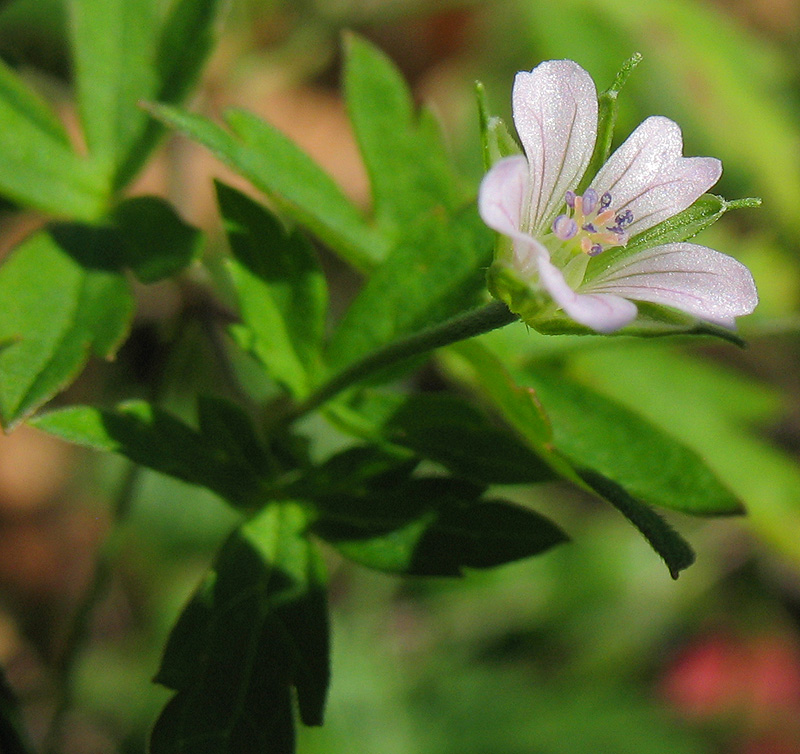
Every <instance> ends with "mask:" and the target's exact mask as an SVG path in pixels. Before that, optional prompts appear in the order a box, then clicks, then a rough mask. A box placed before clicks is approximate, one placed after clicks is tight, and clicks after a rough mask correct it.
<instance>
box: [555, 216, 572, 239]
mask: <svg viewBox="0 0 800 754" xmlns="http://www.w3.org/2000/svg"><path fill="white" fill-rule="evenodd" d="M553 233H555V234H556V236H557V237H558V238H560V239H561V240H562V241H569V240H570V239H571V238H575V236H576V235H577V233H578V223H576V222H575V221H574V220H573V219H572V218H571V217H569V215H559V216H558V217H557V218H556V219H555V220H553Z"/></svg>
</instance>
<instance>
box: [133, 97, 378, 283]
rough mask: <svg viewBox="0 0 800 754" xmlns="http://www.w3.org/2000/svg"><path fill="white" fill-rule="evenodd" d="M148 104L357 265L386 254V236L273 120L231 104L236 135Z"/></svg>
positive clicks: (367, 264) (194, 117)
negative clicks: (368, 223) (378, 230)
mask: <svg viewBox="0 0 800 754" xmlns="http://www.w3.org/2000/svg"><path fill="white" fill-rule="evenodd" d="M149 109H150V111H151V112H152V114H153V115H154V116H155V117H157V118H159V119H160V120H161V121H163V122H164V123H166V124H167V125H168V126H171V127H172V128H176V129H178V130H179V131H182V132H183V133H185V134H186V135H187V136H189V137H190V138H192V139H195V140H196V141H199V142H200V143H201V144H203V145H205V146H206V147H208V148H209V149H210V150H211V151H212V152H213V153H214V154H215V155H216V156H217V157H218V158H219V159H221V160H222V161H223V162H225V163H227V164H228V165H230V166H231V167H232V168H233V169H234V170H235V171H237V172H238V173H240V174H241V175H243V176H244V177H245V178H247V179H248V180H249V181H251V182H252V184H253V185H254V186H255V187H256V188H257V189H259V190H260V191H263V192H264V193H266V194H267V195H268V196H269V197H270V198H271V199H273V200H274V201H275V202H276V203H277V204H278V205H279V207H280V208H281V209H282V210H284V211H285V212H286V214H287V215H288V216H289V217H292V218H293V219H295V220H297V222H299V223H300V224H302V225H304V226H306V227H307V228H308V229H309V230H310V231H311V232H312V233H314V234H315V235H316V236H318V237H319V238H320V239H321V240H322V241H324V242H325V243H327V244H328V245H329V246H330V247H331V248H332V249H333V250H334V251H336V252H337V253H338V254H340V255H341V257H342V258H343V259H345V260H346V261H348V262H350V263H351V264H352V265H354V266H355V267H357V268H359V269H369V268H371V267H372V266H374V265H375V264H376V263H377V262H379V261H380V260H381V259H382V258H383V256H384V255H385V253H386V241H385V240H384V239H383V238H381V237H380V236H379V235H378V234H377V233H375V231H374V230H373V229H372V228H371V227H370V226H369V225H367V224H366V222H365V220H364V218H363V217H362V216H361V214H360V213H359V211H358V210H357V209H356V208H355V207H354V206H353V205H352V204H351V203H350V201H349V200H348V199H347V197H345V195H344V194H343V193H342V191H341V189H340V188H339V187H338V186H337V185H336V183H334V181H333V179H332V178H331V177H330V176H329V175H328V174H327V173H325V172H324V171H323V170H322V168H320V167H319V165H317V163H315V162H314V161H313V160H312V159H311V158H310V157H309V156H308V155H307V154H305V152H303V151H301V150H300V149H299V148H298V147H297V146H296V145H295V144H294V143H293V142H292V141H291V140H290V139H288V138H287V137H286V136H284V135H283V134H282V133H281V132H280V131H278V130H277V129H276V128H274V127H273V126H270V125H269V124H268V123H265V122H264V121H262V120H259V119H258V118H256V117H255V116H253V115H250V114H248V113H245V112H242V111H239V110H232V111H229V112H228V113H227V114H226V119H227V121H228V123H229V124H230V127H231V129H232V130H233V131H234V134H235V136H236V137H237V138H234V136H232V135H231V134H230V133H228V132H227V131H225V130H224V129H222V128H220V127H219V126H217V125H216V124H214V123H212V122H211V121H209V120H207V119H205V118H202V117H200V116H197V115H192V114H191V113H187V112H184V111H181V110H179V109H177V108H173V107H167V106H161V105H151V106H150V107H149Z"/></svg>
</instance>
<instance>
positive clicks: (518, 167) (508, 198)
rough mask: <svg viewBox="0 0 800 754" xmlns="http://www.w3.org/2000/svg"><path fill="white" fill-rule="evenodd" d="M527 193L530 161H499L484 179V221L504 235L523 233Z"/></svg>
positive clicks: (480, 201)
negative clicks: (522, 218)
mask: <svg viewBox="0 0 800 754" xmlns="http://www.w3.org/2000/svg"><path fill="white" fill-rule="evenodd" d="M527 192H528V161H527V160H526V159H525V158H524V157H523V156H522V155H518V156H515V157H506V158H505V159H502V160H498V161H497V162H496V163H495V164H494V165H492V168H491V169H490V170H489V172H488V173H487V174H486V175H485V176H483V180H482V181H481V187H480V190H479V191H478V211H479V212H480V214H481V217H482V218H483V221H484V222H485V223H486V224H487V225H488V226H489V227H490V228H492V229H493V230H496V231H498V232H500V233H502V234H503V235H506V236H513V235H514V234H516V233H519V229H520V218H521V216H522V203H523V202H524V201H525V197H526V194H527Z"/></svg>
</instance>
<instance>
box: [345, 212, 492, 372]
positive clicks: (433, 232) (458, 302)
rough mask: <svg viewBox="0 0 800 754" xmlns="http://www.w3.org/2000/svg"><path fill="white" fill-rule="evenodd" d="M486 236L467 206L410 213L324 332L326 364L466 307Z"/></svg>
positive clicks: (480, 282)
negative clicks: (449, 212) (400, 233)
mask: <svg viewBox="0 0 800 754" xmlns="http://www.w3.org/2000/svg"><path fill="white" fill-rule="evenodd" d="M492 241H493V234H492V233H491V231H489V229H488V228H487V227H486V225H484V224H483V222H482V221H481V219H480V217H479V216H478V213H477V210H476V208H475V207H474V206H471V205H470V206H468V207H465V208H464V209H463V210H461V211H460V212H457V213H456V214H454V215H453V216H452V217H447V216H446V215H444V214H442V213H441V212H440V211H437V210H433V211H431V212H429V213H427V214H423V215H422V216H421V217H419V218H417V220H416V221H415V222H414V223H413V224H411V225H410V226H409V227H408V228H407V229H406V233H405V235H404V237H403V238H402V240H401V241H400V242H399V243H398V245H397V246H396V247H395V248H394V249H393V250H392V252H391V254H390V255H389V257H388V258H387V260H386V261H385V262H384V263H383V264H382V265H381V266H380V267H379V268H378V269H377V270H375V272H374V273H373V274H372V276H371V277H370V279H369V281H368V282H367V284H366V285H365V286H364V288H363V289H362V290H361V292H360V293H359V294H358V296H357V297H356V299H355V301H354V302H353V303H352V304H351V306H350V308H349V309H348V310H347V313H346V314H345V316H344V317H343V318H342V321H341V323H340V324H339V327H338V328H337V329H336V331H335V332H334V334H333V336H332V338H331V343H330V349H329V361H330V364H331V367H332V368H333V369H334V370H338V369H341V368H343V367H344V366H346V365H348V364H349V363H351V362H353V361H355V360H356V359H358V358H360V357H362V356H365V355H366V354H367V353H369V352H370V351H372V350H374V349H376V348H378V347H380V346H383V345H385V344H387V343H389V342H391V341H392V340H395V339H396V338H398V337H400V336H403V335H409V334H411V333H414V332H417V331H418V330H421V329H423V328H424V327H426V326H428V325H432V324H435V323H438V322H442V321H444V320H445V319H447V318H448V317H451V316H453V315H455V314H458V313H459V312H462V311H464V310H466V309H469V308H470V307H472V306H474V305H475V303H477V301H478V298H479V295H480V294H481V293H482V292H483V290H484V289H485V268H486V266H487V265H488V264H489V262H490V261H491V255H492Z"/></svg>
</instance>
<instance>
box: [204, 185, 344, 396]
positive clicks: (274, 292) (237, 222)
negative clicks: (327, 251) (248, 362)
mask: <svg viewBox="0 0 800 754" xmlns="http://www.w3.org/2000/svg"><path fill="white" fill-rule="evenodd" d="M217 198H218V201H219V205H220V210H221V212H222V217H223V221H224V224H225V230H226V232H227V234H228V241H229V243H230V247H231V251H232V252H233V258H232V259H231V260H230V261H229V262H228V270H229V271H230V274H231V278H232V280H233V285H234V288H235V289H236V294H237V296H238V298H239V308H240V311H241V317H242V325H240V326H238V327H237V329H236V332H237V333H238V340H239V341H240V343H241V344H242V345H244V346H245V347H246V348H247V349H248V350H249V351H251V352H252V353H253V354H254V355H255V356H256V357H257V358H258V359H259V360H260V361H261V363H262V364H264V366H265V367H266V368H267V371H268V372H269V373H270V375H271V376H272V377H274V378H275V379H276V380H278V381H279V382H281V383H283V384H284V385H285V386H286V387H287V388H288V389H289V390H290V391H291V392H292V393H293V394H294V396H295V397H298V398H302V397H304V396H305V395H306V394H307V393H308V392H309V390H310V388H311V385H312V383H313V382H314V380H315V378H316V376H317V374H318V373H319V372H320V371H321V368H322V360H321V349H322V338H323V332H324V328H325V315H326V311H327V302H328V299H327V288H326V285H325V278H324V276H323V274H322V270H321V268H320V266H319V261H318V260H317V254H316V251H315V250H314V248H313V247H312V246H311V244H310V243H309V241H308V240H307V239H306V238H305V237H304V236H303V235H302V234H301V233H300V232H299V231H294V232H292V233H289V232H287V231H286V230H285V229H284V228H283V227H282V226H281V224H280V222H279V221H278V220H277V219H276V218H275V217H274V216H273V215H271V214H270V213H269V212H268V211H267V210H266V209H265V208H263V207H262V206H260V205H259V204H257V203H256V202H254V201H253V200H252V199H249V198H247V197H246V196H244V194H242V193H240V192H238V191H236V190H235V189H232V188H229V187H228V186H224V185H223V184H217Z"/></svg>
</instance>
